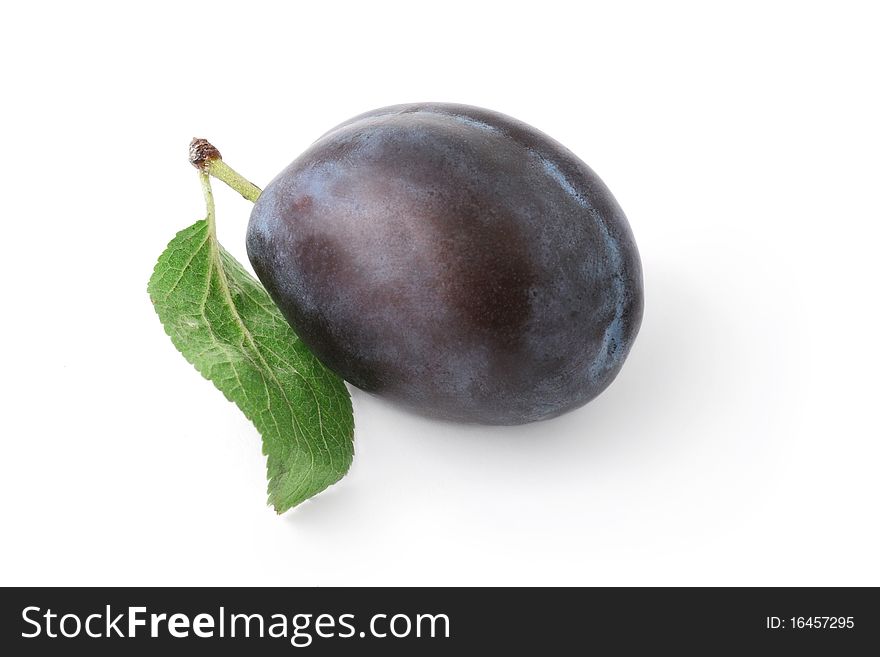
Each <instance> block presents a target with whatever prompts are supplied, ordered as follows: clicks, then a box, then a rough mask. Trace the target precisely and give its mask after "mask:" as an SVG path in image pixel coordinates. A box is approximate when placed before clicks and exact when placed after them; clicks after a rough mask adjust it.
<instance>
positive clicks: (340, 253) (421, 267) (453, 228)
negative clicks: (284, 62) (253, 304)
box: [247, 103, 644, 424]
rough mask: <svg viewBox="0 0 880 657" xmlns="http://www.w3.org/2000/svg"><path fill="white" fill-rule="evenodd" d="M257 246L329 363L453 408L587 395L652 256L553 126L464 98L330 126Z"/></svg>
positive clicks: (516, 410) (512, 419)
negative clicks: (554, 135) (645, 255)
mask: <svg viewBox="0 0 880 657" xmlns="http://www.w3.org/2000/svg"><path fill="white" fill-rule="evenodd" d="M247 252H248V257H249V258H250V261H251V264H252V265H253V268H254V271H255V272H256V274H257V276H258V277H259V279H260V280H261V281H262V283H263V284H264V285H265V287H266V289H267V291H268V292H269V294H270V296H271V297H272V299H273V300H274V301H275V303H276V304H277V305H278V307H279V308H280V310H281V312H282V314H283V315H284V316H285V318H286V319H287V321H288V322H289V323H290V325H291V326H292V327H293V329H294V330H295V331H296V333H297V334H298V335H299V336H300V338H301V339H302V340H303V342H304V343H305V344H306V345H307V346H308V347H309V348H310V349H311V350H312V351H313V352H314V353H315V355H317V356H318V358H319V359H320V360H321V361H322V362H323V363H324V364H325V365H327V366H328V367H329V368H330V369H332V370H333V371H335V372H336V373H337V374H339V375H340V376H341V377H342V378H344V379H345V380H347V381H348V382H350V383H351V384H353V385H355V386H357V387H358V388H361V389H363V390H366V391H369V392H373V393H377V394H380V395H382V396H385V397H388V398H390V399H393V400H395V401H397V402H400V403H402V404H405V405H406V406H408V407H410V408H412V409H414V410H416V411H418V412H421V413H423V414H426V415H430V416H435V417H441V418H445V419H451V420H458V421H468V422H479V423H486V424H521V423H526V422H532V421H536V420H542V419H546V418H550V417H553V416H556V415H558V414H560V413H563V412H565V411H567V410H570V409H573V408H576V407H578V406H581V405H583V404H585V403H586V402H588V401H590V400H591V399H593V398H594V397H595V396H596V395H598V394H599V393H600V392H602V390H604V389H605V388H606V387H607V386H608V385H609V384H610V383H611V381H612V380H613V379H614V377H615V376H616V375H617V373H618V372H619V371H620V368H621V366H622V365H623V361H624V359H625V358H626V356H627V354H628V353H629V350H630V347H631V346H632V343H633V340H634V339H635V337H636V334H637V333H638V330H639V326H640V324H641V320H642V311H643V305H644V301H643V287H642V271H641V262H640V259H639V254H638V250H637V248H636V244H635V241H634V239H633V235H632V232H631V230H630V227H629V224H628V222H627V219H626V217H625V216H624V214H623V211H622V210H621V209H620V206H619V205H618V204H617V202H616V201H615V199H614V197H613V196H612V195H611V192H610V191H609V190H608V188H607V187H606V186H605V185H604V183H603V182H602V181H601V180H600V179H599V177H598V176H597V175H596V174H595V173H593V171H592V170H591V169H590V168H589V167H588V166H587V165H586V164H584V163H583V162H582V161H581V160H579V159H578V158H577V157H576V156H575V155H574V154H573V153H571V152H570V151H568V150H567V149H566V148H565V147H563V146H562V145H561V144H559V143H558V142H556V141H554V140H553V139H551V138H550V137H548V136H546V135H544V134H543V133H541V132H539V131H538V130H536V129H534V128H532V127H530V126H528V125H526V124H524V123H522V122H520V121H517V120H516V119H513V118H511V117H508V116H505V115H503V114H499V113H497V112H493V111H490V110H485V109H480V108H476V107H470V106H466V105H453V104H445V103H420V104H408V105H395V106H392V107H385V108H382V109H377V110H374V111H372V112H367V113H365V114H361V115H359V116H357V117H355V118H353V119H351V120H349V121H346V122H345V123H342V124H340V125H339V126H337V127H336V128H334V129H333V130H331V131H330V132H328V133H326V134H325V135H324V136H322V137H321V138H320V139H318V140H317V141H316V142H315V143H314V144H313V145H312V146H311V147H310V148H309V149H308V150H307V151H306V152H305V153H303V154H302V155H301V156H300V157H299V158H297V159H296V160H295V161H294V162H293V163H291V164H290V165H289V166H288V167H287V168H286V169H284V170H283V171H282V172H281V173H280V174H279V175H278V176H277V177H276V178H275V179H274V180H273V181H272V182H271V183H270V184H269V185H268V186H267V187H266V189H265V190H264V191H263V193H262V195H261V196H260V198H259V199H258V200H257V202H256V204H255V205H254V208H253V212H252V214H251V218H250V222H249V224H248V231H247Z"/></svg>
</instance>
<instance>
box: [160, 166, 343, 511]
mask: <svg viewBox="0 0 880 657" xmlns="http://www.w3.org/2000/svg"><path fill="white" fill-rule="evenodd" d="M202 182H203V186H204V187H205V196H206V200H207V201H208V218H207V219H204V220H202V221H197V222H196V223H194V224H193V225H192V226H190V227H189V228H187V229H185V230H183V231H181V232H180V233H178V234H177V236H176V237H175V238H174V239H173V240H172V241H171V243H170V244H169V245H168V248H167V249H166V250H165V252H164V253H162V255H161V256H160V257H159V261H158V263H156V268H155V271H154V272H153V276H152V277H151V278H150V282H149V285H148V287H147V290H148V292H149V294H150V298H151V299H152V301H153V305H154V306H155V308H156V312H157V313H158V314H159V319H160V320H161V321H162V324H163V325H164V327H165V331H166V332H167V333H168V335H169V336H170V337H171V341H172V342H173V343H174V346H175V347H177V349H178V350H180V352H181V353H182V354H183V356H184V357H185V358H186V359H187V360H188V361H189V362H190V363H192V364H193V365H194V366H195V368H196V369H197V370H198V371H199V372H201V374H202V375H203V376H204V377H205V378H207V379H209V380H211V381H212V382H213V383H214V385H215V386H217V388H218V389H219V390H220V391H221V392H222V393H223V394H224V395H225V396H226V398H227V399H229V400H230V401H232V402H235V404H236V405H237V406H238V407H239V408H240V409H241V410H242V412H243V413H244V414H245V415H246V416H247V417H248V419H250V420H251V422H253V423H254V425H255V426H256V428H257V430H258V431H259V432H260V434H261V435H262V437H263V453H264V454H266V456H267V457H268V478H269V503H270V504H272V505H273V506H274V507H275V510H276V511H277V512H278V513H283V512H285V511H287V510H288V509H290V508H291V507H293V506H296V505H297V504H299V503H300V502H302V501H303V500H306V499H308V498H309V497H311V496H313V495H315V494H316V493H319V492H320V491H322V490H324V489H325V488H327V487H328V486H330V485H332V484H333V483H335V482H337V481H339V479H341V478H342V477H343V476H344V475H345V473H346V472H347V471H348V468H349V466H350V465H351V461H352V456H353V454H354V445H353V442H352V439H353V434H354V418H353V416H352V410H351V399H350V397H349V394H348V390H347V389H346V387H345V384H344V383H343V382H342V379H340V378H339V377H338V376H336V375H335V374H333V373H332V372H331V371H330V370H328V369H327V368H326V367H325V366H324V365H322V364H321V362H320V361H319V360H318V359H317V358H316V357H315V356H314V355H313V354H312V353H311V352H310V351H309V350H308V349H307V348H306V346H305V345H304V344H303V342H302V341H301V340H300V339H299V338H298V337H297V335H296V334H295V333H294V332H293V330H292V329H291V328H290V326H289V325H288V324H287V322H286V321H285V319H284V317H283V316H282V315H281V313H280V312H279V310H278V308H277V307H276V306H275V304H274V303H273V302H272V300H271V299H270V298H269V295H268V294H267V293H266V290H265V289H264V288H263V287H262V285H260V283H259V282H258V281H256V280H255V279H254V278H253V277H252V276H251V275H250V274H248V273H247V272H246V271H245V270H244V268H243V267H242V266H241V264H240V263H239V262H238V261H236V260H235V259H234V258H233V257H232V256H230V255H229V254H228V253H227V252H226V250H225V249H223V247H222V246H221V245H220V243H219V242H218V241H217V239H216V233H215V229H214V208H213V199H212V197H211V193H210V185H209V183H208V182H207V176H205V175H204V174H203V176H202Z"/></svg>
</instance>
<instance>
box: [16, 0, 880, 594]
mask: <svg viewBox="0 0 880 657" xmlns="http://www.w3.org/2000/svg"><path fill="white" fill-rule="evenodd" d="M3 13H4V16H3V20H2V22H0V66H2V71H3V75H2V95H3V98H4V100H3V101H2V105H0V115H2V122H0V134H2V148H0V176H2V185H3V187H2V189H3V194H2V198H0V217H2V228H0V236H2V237H0V244H2V258H0V268H2V272H0V280H2V285H3V287H2V290H3V297H2V305H0V309H2V318H3V321H2V324H0V331H2V349H3V358H2V379H0V387H2V405H3V406H2V417H0V440H2V446H0V504H2V510H0V511H2V513H0V532H2V536H3V538H2V540H0V583H2V584H5V585H9V584H21V585H37V584H114V585H136V584H141V585H153V584H187V585H190V584H193V585H194V584H215V585H222V584H236V585H237V584H254V585H264V584H265V585H275V584H277V585H289V584H302V585H333V584H389V585H390V584H406V585H427V584H480V585H483V584H502V585H506V584H563V585H565V584H611V585H624V584H627V585H628V584H734V585H739V584H767V585H777V584H798V585H801V584H803V585H806V584H822V585H825V584H839V585H858V584H873V585H878V584H880V565H878V559H877V555H878V554H880V528H878V500H880V483H878V469H880V440H878V438H880V431H878V420H877V417H878V414H877V406H878V400H877V397H878V392H880V386H878V378H877V373H878V366H880V358H878V344H880V341H878V319H880V313H878V309H877V300H878V294H877V283H878V278H880V277H878V268H877V242H878V238H880V230H878V225H880V190H878V182H880V128H878V126H880V84H878V64H880V39H878V29H880V16H878V13H877V9H876V5H875V4H874V3H868V2H866V3H863V4H858V3H850V2H834V3H823V4H822V5H819V4H813V3H808V2H796V3H794V2H793V3H778V2H759V3H747V2H746V3H742V2H741V3H731V4H730V5H729V9H721V8H719V4H718V3H702V2H694V3H675V2H673V3H669V2H663V3H647V2H646V3H627V2H620V3H608V2H603V3H596V4H595V5H591V4H589V3H582V2H577V3H574V2H572V3H566V4H562V3H554V2H548V1H546V0H543V1H542V2H535V3H530V4H529V5H523V6H518V5H516V4H515V3H511V2H505V3H497V4H490V3H481V2H475V1H470V2H463V3H458V2H453V1H450V0H444V2H438V3H418V2H402V3H385V2H377V1H375V0H371V1H369V2H361V3H352V4H349V5H344V4H340V3H335V2H317V3H316V2H310V3H281V2H279V3H274V4H269V3H260V2H251V1H248V2H244V1H240V2H237V3H234V4H233V3H228V4H227V3H222V2H217V1H216V0H215V1H212V2H203V3H195V2H192V3H190V2H187V3H184V2H173V3H169V4H162V3H155V2H152V3H139V4H138V5H137V6H136V8H135V6H134V5H132V4H131V3H108V4H106V5H98V4H95V3H88V2H86V3H80V2H76V3H60V2H59V3H57V4H46V3H37V2H34V3H14V4H13V5H11V6H10V7H7V8H6V9H4V12H3ZM422 100H440V101H451V102H464V103H470V104H474V105H480V106H485V107H490V108H493V109H497V110H499V111H502V112H505V113H507V114H511V115H513V116H515V117H517V118H520V119H522V120H524V121H526V122H528V123H531V124H532V125H534V126H536V127H538V128H540V129H541V130H543V131H545V132H547V133H549V134H550V135H552V136H553V137H555V138H557V139H558V140H560V141H561V142H563V143H564V144H565V145H567V146H568V147H569V148H571V149H572V150H573V151H575V152H576V153H577V154H579V155H580V156H581V157H582V158H583V159H584V160H585V161H587V162H588V163H589V164H590V165H591V166H592V167H593V168H594V169H595V170H596V171H597V172H598V173H599V175H600V176H602V178H603V179H604V180H605V182H606V183H607V184H608V185H609V186H610V188H611V189H612V190H613V192H614V194H615V195H616V197H617V199H618V201H619V202H620V204H621V205H622V206H623V208H624V210H625V211H626V213H627V215H628V216H629V219H630V223H631V225H632V228H633V231H634V233H635V235H636V238H637V241H638V245H639V248H640V250H641V254H642V259H643V264H644V271H645V286H646V310H645V319H644V324H643V326H642V330H641V334H640V336H639V338H638V340H637V342H636V344H635V347H634V349H633V351H632V353H631V355H630V358H629V360H628V362H627V364H626V365H625V366H624V368H623V371H622V373H621V374H620V376H619V378H618V379H617V381H616V382H615V383H614V385H613V386H612V387H611V388H610V389H608V390H607V391H606V392H605V393H604V394H603V395H602V396H601V397H600V398H599V399H597V400H596V401H594V402H593V403H591V404H589V405H588V406H587V407H585V408H582V409H580V410H578V411H576V412H572V413H570V414H568V415H566V416H564V417H562V418H559V419H557V420H553V421H550V422H545V423H539V424H535V425H531V426H524V427H518V428H480V427H473V426H458V425H454V424H443V423H436V422H432V421H428V420H424V419H421V418H419V417H416V416H413V415H410V414H407V413H404V412H401V411H399V410H397V409H395V408H393V407H390V406H388V405H387V404H385V403H383V402H382V401H381V400H378V399H375V398H372V397H370V396H367V395H365V394H363V393H360V392H359V391H357V390H353V391H352V393H353V397H354V409H355V417H356V424H357V431H356V451H357V453H356V460H355V464H354V467H353V468H352V470H351V473H350V475H349V476H348V477H346V478H345V479H344V480H343V481H342V482H341V483H340V484H338V485H336V486H335V487H333V488H332V489H330V490H329V491H327V492H325V493H323V494H321V495H320V496H318V497H317V498H315V499H313V500H311V501H309V502H307V503H305V504H303V505H302V506H301V507H299V508H297V509H295V510H294V511H293V512H291V513H288V514H286V515H284V516H282V517H278V516H276V515H275V513H274V512H273V511H272V510H271V509H269V508H268V507H266V506H265V488H266V483H265V468H264V459H263V457H262V456H261V454H260V444H259V436H258V435H257V433H256V431H255V430H254V429H253V427H252V426H250V425H249V423H248V422H247V420H245V418H244V417H243V416H242V415H241V414H240V413H239V411H238V410H237V409H236V408H235V407H234V406H233V405H232V404H229V403H228V402H226V401H225V400H224V399H223V397H222V395H220V394H219V393H218V392H217V391H216V390H215V389H214V388H213V386H212V385H211V384H210V383H208V382H207V381H205V380H203V379H202V378H201V377H200V376H199V375H198V374H197V373H196V372H195V371H194V370H193V369H192V367H190V366H189V365H188V364H187V363H186V362H185V361H184V360H183V358H182V357H180V355H179V354H178V353H177V352H176V351H175V350H174V348H173V347H172V345H171V343H170V342H169V340H168V339H167V337H166V336H165V334H164V332H163V331H162V328H161V326H160V324H159V321H158V319H157V318H156V316H155V314H154V312H153V309H152V307H151V304H150V302H149V299H148V297H147V294H146V291H145V287H146V283H147V279H148V277H149V275H150V273H151V271H152V267H153V264H154V261H155V259H156V257H157V256H158V255H159V253H160V252H161V251H162V249H163V248H164V247H165V245H166V243H167V242H168V240H169V239H171V237H172V236H173V235H174V233H175V232H176V231H178V230H179V229H181V228H183V227H185V226H186V225H188V224H190V223H192V222H193V221H195V220H196V219H199V218H201V216H203V211H204V210H203V204H202V199H201V194H200V190H199V185H198V182H197V176H196V173H195V171H194V170H193V169H192V168H190V165H189V164H188V163H187V161H186V148H187V144H188V142H189V140H190V138H191V137H193V136H204V137H208V138H210V139H211V140H212V141H214V143H215V144H216V145H217V146H218V147H219V148H220V150H221V151H222V153H223V154H224V158H225V159H226V161H227V162H229V163H230V164H231V165H232V166H233V167H235V168H237V169H238V170H239V171H241V172H242V173H243V174H245V175H246V176H248V177H249V178H251V179H252V180H253V181H254V182H256V183H257V184H260V185H263V184H265V183H266V182H268V181H269V180H270V179H271V178H272V177H273V176H274V175H275V174H276V173H277V172H278V171H279V170H280V169H281V168H282V167H283V166H285V165H286V164H287V163H288V162H289V161H291V160H292V159H293V158H294V157H296V156H297V155H298V154H299V152H301V151H302V150H303V149H304V148H305V147H306V146H307V145H308V144H309V143H310V142H311V141H312V140H314V139H315V138H316V137H318V136H319V135H320V134H322V133H323V132H324V131H325V130H327V129H328V128H330V127H332V126H334V125H335V124H337V123H338V122H340V121H342V120H345V119H347V118H349V117H350V116H353V115H355V114H358V113H360V112H362V111H365V110H369V109H372V108H375V107H380V106H383V105H388V104H393V103H401V102H412V101H422ZM215 189H216V194H217V202H218V222H219V223H218V230H219V235H220V239H221V241H222V242H223V243H224V244H225V245H226V246H227V247H228V248H229V250H230V251H232V252H233V254H235V255H237V256H238V257H239V258H240V259H242V260H243V261H246V256H245V252H244V232H245V227H246V223H247V218H248V213H249V204H248V203H247V202H246V201H244V200H242V199H241V198H239V197H237V196H236V195H235V194H234V193H232V192H230V191H229V190H227V189H225V188H223V186H222V185H216V186H215Z"/></svg>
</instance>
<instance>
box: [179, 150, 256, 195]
mask: <svg viewBox="0 0 880 657" xmlns="http://www.w3.org/2000/svg"><path fill="white" fill-rule="evenodd" d="M189 161H190V164H192V165H193V166H194V167H195V168H196V169H198V170H199V171H201V172H202V173H203V174H207V175H209V176H214V177H215V178H216V179H217V180H219V181H221V182H224V183H226V184H227V185H229V186H230V187H231V188H232V189H234V190H235V191H236V192H238V193H239V194H241V195H242V196H243V197H245V198H246V199H247V200H248V201H250V202H251V203H254V202H256V200H257V199H258V198H259V197H260V193H261V191H262V190H260V188H259V187H257V186H256V185H255V184H253V183H252V182H251V181H249V180H248V179H247V178H245V177H244V176H242V175H241V174H240V173H238V172H237V171H236V170H235V169H233V168H232V167H230V166H229V165H228V164H226V162H224V161H223V158H222V156H221V155H220V151H218V150H217V148H216V147H215V146H214V145H213V144H211V142H209V141H208V140H207V139H199V138H196V139H193V140H192V141H191V142H190V144H189Z"/></svg>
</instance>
